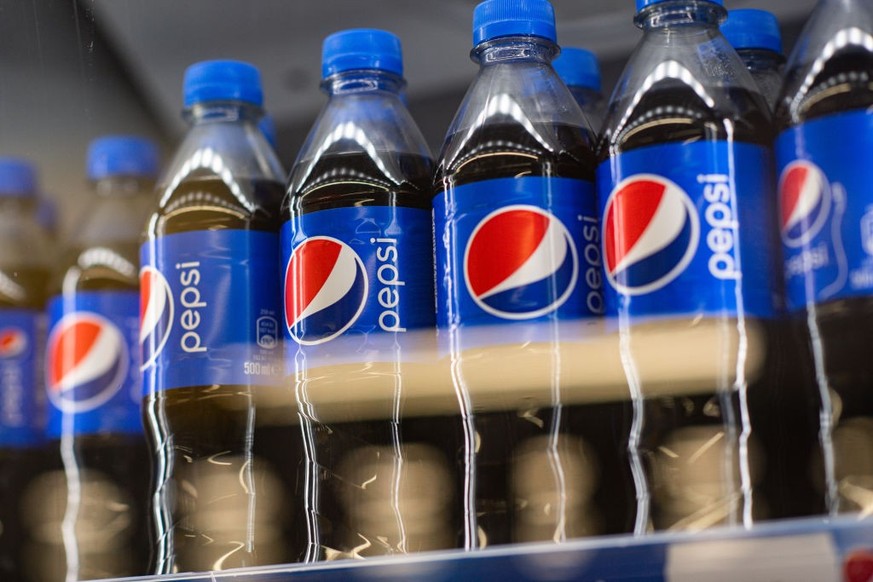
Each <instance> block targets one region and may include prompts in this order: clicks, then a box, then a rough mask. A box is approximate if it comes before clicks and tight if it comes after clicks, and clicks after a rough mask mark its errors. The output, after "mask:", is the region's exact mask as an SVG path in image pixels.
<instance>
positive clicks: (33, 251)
mask: <svg viewBox="0 0 873 582" xmlns="http://www.w3.org/2000/svg"><path fill="white" fill-rule="evenodd" d="M35 211H36V201H35V199H34V198H32V197H8V196H4V197H2V198H0V282H2V283H0V329H2V330H3V331H2V338H3V339H2V344H3V357H2V360H0V373H2V376H3V380H2V391H3V405H2V406H0V409H2V415H3V418H2V422H0V436H2V440H3V443H2V445H0V475H2V476H0V496H2V497H3V498H4V499H10V500H21V499H23V498H24V496H26V495H27V492H28V490H29V488H30V487H31V485H32V482H33V479H34V478H35V477H38V475H39V474H40V473H41V472H42V471H43V470H44V467H45V455H44V451H43V450H42V445H43V435H42V426H40V423H39V422H35V420H37V419H40V418H41V417H42V410H41V399H38V398H37V393H38V392H39V391H41V390H42V381H41V378H42V350H43V347H44V343H43V342H44V341H45V338H44V334H45V330H44V320H43V316H42V312H43V308H44V305H45V285H46V282H47V279H48V272H49V268H50V265H49V263H48V252H49V250H48V249H49V245H48V241H47V240H46V238H45V236H44V232H43V231H42V229H41V227H39V225H38V224H37V223H36V221H35V219H34V213H35ZM4 505H5V507H4V508H3V509H2V511H0V522H2V524H3V529H2V532H0V577H3V578H4V579H10V580H15V579H20V578H22V577H23V576H24V575H25V573H26V572H28V571H29V569H30V568H29V566H30V564H29V558H30V556H29V555H28V554H27V553H26V552H27V549H28V547H29V546H31V545H32V544H33V543H34V538H35V533H36V532H35V531H34V529H33V528H32V527H31V522H32V520H31V516H30V515H29V514H28V512H27V511H26V508H25V507H24V506H23V504H21V503H19V502H18V501H16V502H11V503H7V504H4Z"/></svg>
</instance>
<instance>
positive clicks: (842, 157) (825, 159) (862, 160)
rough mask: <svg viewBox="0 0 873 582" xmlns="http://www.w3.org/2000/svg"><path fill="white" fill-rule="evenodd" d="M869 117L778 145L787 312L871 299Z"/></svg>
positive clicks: (804, 132)
mask: <svg viewBox="0 0 873 582" xmlns="http://www.w3.org/2000/svg"><path fill="white" fill-rule="evenodd" d="M871 151H873V113H870V112H868V111H854V112H851V113H840V114H837V115H830V116H827V117H822V118H819V119H815V120H813V121H809V122H807V123H804V124H801V125H799V126H797V127H794V128H792V129H788V130H786V131H784V132H782V134H781V135H780V136H779V138H778V139H777V141H776V161H777V164H778V168H779V197H778V198H779V204H780V208H779V210H780V212H779V217H780V222H779V226H780V234H781V236H782V249H783V253H784V256H783V258H784V261H785V281H786V294H787V302H788V308H789V309H790V310H792V311H797V310H802V309H805V308H806V306H807V305H811V304H814V303H821V302H825V301H835V300H839V299H846V298H850V297H863V296H867V295H873V190H871V187H870V183H871V180H873V167H871V166H870V164H869V162H868V158H867V156H868V154H869V152H871Z"/></svg>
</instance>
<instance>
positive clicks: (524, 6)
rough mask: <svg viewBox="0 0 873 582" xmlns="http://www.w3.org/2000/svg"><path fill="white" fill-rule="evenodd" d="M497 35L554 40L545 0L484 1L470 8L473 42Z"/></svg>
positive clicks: (552, 15) (551, 12) (549, 8)
mask: <svg viewBox="0 0 873 582" xmlns="http://www.w3.org/2000/svg"><path fill="white" fill-rule="evenodd" d="M501 36H540V37H543V38H546V39H548V40H550V41H552V42H557V39H558V33H557V30H556V29H555V9H554V8H552V5H551V4H550V3H549V1H548V0H485V2H482V3H481V4H479V5H478V6H476V9H475V10H474V11H473V45H474V46H475V45H478V44H479V43H482V42H485V41H488V40H492V39H495V38H498V37H501Z"/></svg>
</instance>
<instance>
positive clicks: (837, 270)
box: [776, 0, 873, 512]
mask: <svg viewBox="0 0 873 582" xmlns="http://www.w3.org/2000/svg"><path fill="white" fill-rule="evenodd" d="M785 76H786V80H785V85H784V89H783V91H782V94H781V97H780V100H779V104H778V108H777V115H776V117H777V126H778V131H779V134H778V137H777V140H776V158H777V169H778V170H779V172H780V175H779V179H780V190H779V198H780V203H781V208H782V217H783V222H782V225H781V226H782V244H783V256H784V262H785V273H786V288H787V301H788V309H789V312H790V314H791V316H792V317H793V319H794V320H795V322H796V325H797V329H798V332H797V333H798V334H800V335H802V336H803V337H804V338H805V339H806V342H807V344H808V351H809V353H810V354H811V357H812V358H813V361H814V362H815V366H816V370H815V377H816V381H817V383H818V387H819V391H820V394H821V403H822V408H821V410H820V420H821V436H820V438H821V442H822V448H823V451H822V454H821V458H820V459H816V460H815V461H814V463H815V465H816V466H817V467H823V469H824V478H823V479H822V481H823V482H824V485H823V487H822V490H823V496H824V498H825V500H826V502H827V504H828V507H829V509H830V510H831V511H832V512H851V511H859V510H860V511H864V509H865V508H866V507H867V504H866V503H865V502H864V501H863V500H862V497H863V495H865V493H864V492H865V491H868V490H869V482H870V479H871V478H873V470H871V469H870V463H871V459H873V451H871V449H870V447H869V446H868V444H867V442H868V441H869V435H870V434H871V426H873V421H871V418H873V399H871V398H870V381H871V374H870V369H869V366H868V365H867V363H866V360H867V358H866V356H865V355H864V350H863V346H864V345H867V344H868V343H869V342H870V341H871V339H873V338H871V335H870V329H871V325H870V321H871V317H873V315H871V314H873V302H871V287H870V285H869V281H868V280H867V279H865V277H864V273H865V272H866V266H865V265H866V264H867V261H868V256H869V250H868V249H869V246H868V242H867V241H868V240H869V235H868V234H867V230H866V225H867V224H869V218H868V214H867V212H868V208H869V204H870V197H869V194H868V192H869V189H868V188H867V186H866V184H868V183H869V180H870V178H871V176H870V171H869V163H868V161H867V159H866V158H865V157H864V155H862V154H861V152H866V151H869V149H870V147H871V146H870V144H871V143H873V142H871V140H873V121H871V120H873V118H871V115H870V106H871V105H873V89H871V85H870V80H871V78H873V4H871V3H870V2H869V1H866V0H823V1H821V2H819V3H818V5H817V6H816V8H815V10H814V11H813V12H812V14H811V15H810V16H809V19H808V21H807V24H806V26H805V27H804V29H803V32H802V33H801V36H800V38H799V40H798V43H797V45H796V47H795V50H794V52H793V53H792V54H791V56H790V58H789V62H788V64H787V65H786V75H785ZM804 193H805V195H804ZM816 201H818V203H815V202H816ZM810 202H812V203H811V204H809V203H810ZM801 203H806V204H807V206H803V205H802V204H801ZM803 208H808V209H809V211H808V212H804V211H803ZM814 257H819V258H820V259H822V260H818V261H811V262H810V259H811V258H814Z"/></svg>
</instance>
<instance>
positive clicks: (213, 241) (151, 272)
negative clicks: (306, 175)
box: [140, 229, 283, 394]
mask: <svg viewBox="0 0 873 582" xmlns="http://www.w3.org/2000/svg"><path fill="white" fill-rule="evenodd" d="M278 262H279V252H278V236H277V235H276V234H273V233H269V232H263V231H248V230H230V229H228V230H221V231H191V232H183V233H176V234H169V235H166V236H162V237H159V238H157V239H155V240H153V241H150V242H147V243H145V244H144V245H143V247H142V251H141V264H142V269H141V271H140V273H141V274H140V288H141V290H142V297H141V300H140V301H141V308H140V313H141V330H140V346H141V349H142V352H143V372H144V374H143V380H144V384H143V392H144V393H145V394H149V393H151V392H157V391H161V390H168V389H173V388H184V387H193V386H204V385H206V386H208V385H213V384H215V385H243V386H245V385H250V384H252V383H253V382H256V383H258V384H260V383H272V382H275V381H278V380H279V379H280V378H281V377H282V374H283V367H282V365H281V360H280V359H279V354H278V353H277V352H278V350H277V348H278V316H279V306H278V296H279V281H278V269H276V265H277V264H278Z"/></svg>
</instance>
